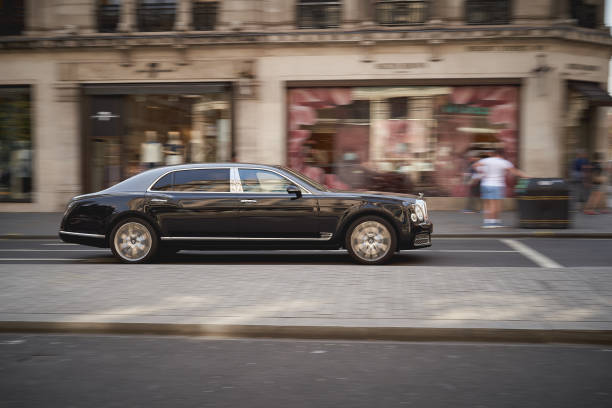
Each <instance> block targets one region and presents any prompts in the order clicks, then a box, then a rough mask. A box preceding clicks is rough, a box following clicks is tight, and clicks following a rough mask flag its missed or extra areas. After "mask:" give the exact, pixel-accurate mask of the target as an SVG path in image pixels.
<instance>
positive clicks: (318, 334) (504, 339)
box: [0, 321, 612, 345]
mask: <svg viewBox="0 0 612 408" xmlns="http://www.w3.org/2000/svg"><path fill="white" fill-rule="evenodd" d="M0 332H4V333H7V332H12V333H14V332H28V333H63V334H115V335H171V336H204V337H224V338H277V339H304V340H314V339H319V340H322V339H327V340H332V339H333V340H382V341H421V342H423V341H426V342H487V343H539V344H542V343H567V344H602V345H610V344H612V330H540V329H535V330H532V329H487V328H418V327H342V326H272V325H215V324H174V323H95V322H91V323H84V322H18V321H8V322H0Z"/></svg>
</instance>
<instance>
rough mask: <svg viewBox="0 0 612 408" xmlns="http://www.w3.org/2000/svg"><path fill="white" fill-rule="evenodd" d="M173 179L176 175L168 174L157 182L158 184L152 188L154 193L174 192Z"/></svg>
mask: <svg viewBox="0 0 612 408" xmlns="http://www.w3.org/2000/svg"><path fill="white" fill-rule="evenodd" d="M172 177H174V173H168V174H166V175H165V176H164V177H162V178H160V179H159V180H157V183H155V185H154V186H153V187H152V188H151V190H154V191H170V190H172Z"/></svg>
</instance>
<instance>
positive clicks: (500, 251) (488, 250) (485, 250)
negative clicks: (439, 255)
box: [406, 248, 517, 254]
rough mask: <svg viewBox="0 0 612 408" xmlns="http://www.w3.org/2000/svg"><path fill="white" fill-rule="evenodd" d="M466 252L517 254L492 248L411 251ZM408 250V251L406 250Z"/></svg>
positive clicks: (421, 250)
mask: <svg viewBox="0 0 612 408" xmlns="http://www.w3.org/2000/svg"><path fill="white" fill-rule="evenodd" d="M414 251H417V252H466V253H474V252H476V253H506V254H515V253H516V252H517V251H507V250H505V251H504V250H492V249H425V248H423V249H413V250H410V252H414ZM406 252H408V251H406Z"/></svg>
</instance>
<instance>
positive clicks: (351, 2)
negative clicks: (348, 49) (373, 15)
mask: <svg viewBox="0 0 612 408" xmlns="http://www.w3.org/2000/svg"><path fill="white" fill-rule="evenodd" d="M360 21H363V1H362V0H344V1H343V2H342V17H341V21H340V26H341V27H354V26H355V25H356V24H357V23H359V22H360Z"/></svg>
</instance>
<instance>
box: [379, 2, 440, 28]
mask: <svg viewBox="0 0 612 408" xmlns="http://www.w3.org/2000/svg"><path fill="white" fill-rule="evenodd" d="M428 5H429V1H424V0H378V1H376V22H377V23H378V24H380V25H410V24H423V23H424V22H425V20H426V19H427V8H428Z"/></svg>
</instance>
